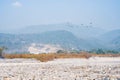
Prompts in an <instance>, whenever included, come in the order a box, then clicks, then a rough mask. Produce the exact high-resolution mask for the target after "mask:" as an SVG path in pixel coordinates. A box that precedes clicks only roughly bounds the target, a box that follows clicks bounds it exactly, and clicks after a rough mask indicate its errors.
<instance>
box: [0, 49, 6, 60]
mask: <svg viewBox="0 0 120 80" xmlns="http://www.w3.org/2000/svg"><path fill="white" fill-rule="evenodd" d="M5 49H7V48H5V47H0V58H4V57H3V51H4V50H5Z"/></svg>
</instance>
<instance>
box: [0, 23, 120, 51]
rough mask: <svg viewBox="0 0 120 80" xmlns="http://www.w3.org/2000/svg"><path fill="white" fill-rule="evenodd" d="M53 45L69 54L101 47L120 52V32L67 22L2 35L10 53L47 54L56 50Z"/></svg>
mask: <svg viewBox="0 0 120 80" xmlns="http://www.w3.org/2000/svg"><path fill="white" fill-rule="evenodd" d="M32 44H34V46H32ZM41 45H42V48H41ZM43 45H47V48H43V47H46V46H43ZM48 45H49V47H48ZM50 45H51V47H50ZM53 45H54V47H56V49H57V50H59V49H60V50H65V51H71V50H77V51H80V50H86V51H89V50H92V49H99V48H101V49H108V50H117V51H120V30H119V29H118V30H112V31H106V30H103V29H100V28H97V27H93V26H91V25H90V26H85V25H83V24H81V25H80V26H78V25H74V24H70V23H64V24H51V25H37V26H29V27H26V28H23V29H20V30H18V31H17V30H16V31H15V32H14V34H8V33H0V46H5V47H7V48H8V50H6V52H8V53H15V52H17V53H23V52H29V50H28V49H29V48H31V47H32V48H31V49H33V50H34V51H35V50H36V51H39V50H38V49H44V52H45V51H48V50H53V49H51V48H54V47H53ZM57 47H58V48H57ZM54 50H55V49H54ZM42 51H43V50H42ZM32 52H33V51H32ZM48 52H50V51H48Z"/></svg>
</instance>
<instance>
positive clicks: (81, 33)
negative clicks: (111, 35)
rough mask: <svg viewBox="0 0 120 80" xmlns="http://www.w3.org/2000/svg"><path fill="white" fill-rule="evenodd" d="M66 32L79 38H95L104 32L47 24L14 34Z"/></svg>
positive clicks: (95, 29)
mask: <svg viewBox="0 0 120 80" xmlns="http://www.w3.org/2000/svg"><path fill="white" fill-rule="evenodd" d="M56 30H66V31H69V32H72V33H73V34H74V35H76V36H77V37H79V38H90V37H96V36H98V35H101V34H103V33H104V32H105V31H106V30H104V29H101V28H98V27H93V26H92V25H84V24H81V25H75V24H72V23H61V24H48V25H32V26H27V27H26V28H22V29H19V30H18V31H17V32H16V33H20V34H26V33H27V34H30V33H33V34H34V33H35V34H39V33H42V32H47V31H56Z"/></svg>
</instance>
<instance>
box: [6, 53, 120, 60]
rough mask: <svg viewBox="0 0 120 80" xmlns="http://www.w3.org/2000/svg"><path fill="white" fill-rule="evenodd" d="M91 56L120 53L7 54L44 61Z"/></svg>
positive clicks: (11, 56)
mask: <svg viewBox="0 0 120 80" xmlns="http://www.w3.org/2000/svg"><path fill="white" fill-rule="evenodd" d="M91 56H98V57H118V56H120V54H90V53H87V52H81V53H80V54H77V53H71V54H70V53H69V54H68V53H61V54H56V53H49V54H5V55H4V57H5V58H9V59H13V58H35V59H37V60H40V61H42V62H46V61H50V60H53V59H58V58H89V57H91Z"/></svg>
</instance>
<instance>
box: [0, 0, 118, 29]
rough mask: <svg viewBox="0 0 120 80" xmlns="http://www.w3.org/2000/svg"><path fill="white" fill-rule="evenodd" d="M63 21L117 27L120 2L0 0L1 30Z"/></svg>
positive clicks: (107, 0) (106, 0) (96, 0)
mask: <svg viewBox="0 0 120 80" xmlns="http://www.w3.org/2000/svg"><path fill="white" fill-rule="evenodd" d="M64 22H71V23H73V24H86V25H88V24H89V23H90V22H92V23H93V26H95V27H102V28H107V29H111V28H119V27H120V0H0V30H1V31H2V30H3V31H4V30H5V29H14V28H20V27H25V26H28V25H39V24H54V23H55V24H56V23H64Z"/></svg>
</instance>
